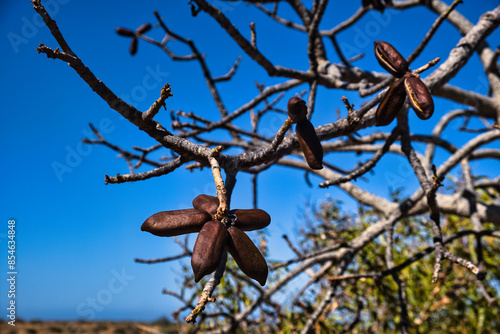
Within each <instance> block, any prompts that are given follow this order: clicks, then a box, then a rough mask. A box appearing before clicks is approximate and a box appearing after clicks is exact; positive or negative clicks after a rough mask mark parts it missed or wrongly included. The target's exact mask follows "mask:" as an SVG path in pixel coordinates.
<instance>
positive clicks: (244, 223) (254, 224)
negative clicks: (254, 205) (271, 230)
mask: <svg viewBox="0 0 500 334" xmlns="http://www.w3.org/2000/svg"><path fill="white" fill-rule="evenodd" d="M229 214H233V215H235V216H236V222H235V224H234V225H235V226H236V227H238V228H240V229H242V230H243V231H253V230H260V229H261V228H264V227H266V226H267V225H269V224H270V223H271V216H269V214H268V213H267V212H265V211H264V210H260V209H247V210H242V209H236V210H231V211H229Z"/></svg>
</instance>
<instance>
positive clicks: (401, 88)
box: [375, 78, 406, 126]
mask: <svg viewBox="0 0 500 334" xmlns="http://www.w3.org/2000/svg"><path fill="white" fill-rule="evenodd" d="M405 99H406V91H405V85H404V79H403V78H401V79H398V80H397V81H396V82H394V83H393V84H392V85H391V87H389V90H388V91H387V93H385V96H384V99H383V100H382V102H380V104H379V106H378V108H377V113H376V116H375V117H376V121H375V125H377V126H384V125H389V124H390V123H391V122H392V121H393V120H394V118H396V116H397V115H398V112H399V111H400V110H401V108H402V107H403V104H404V103H405Z"/></svg>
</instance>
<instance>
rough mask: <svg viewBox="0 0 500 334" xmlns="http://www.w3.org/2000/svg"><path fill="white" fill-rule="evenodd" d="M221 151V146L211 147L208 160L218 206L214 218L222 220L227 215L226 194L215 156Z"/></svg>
mask: <svg viewBox="0 0 500 334" xmlns="http://www.w3.org/2000/svg"><path fill="white" fill-rule="evenodd" d="M221 152H222V146H217V147H215V148H213V149H212V152H211V153H210V156H209V157H208V161H209V162H210V166H211V167H212V174H213V176H214V181H215V188H216V189H217V198H218V199H219V207H218V208H217V213H216V214H215V219H217V220H219V221H220V220H222V218H224V217H225V216H226V215H227V212H228V211H229V208H228V206H227V194H226V188H225V187H224V181H223V180H222V174H221V171H220V166H219V162H218V161H217V157H218V156H219V155H220V153H221Z"/></svg>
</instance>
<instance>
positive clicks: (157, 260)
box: [134, 251, 192, 264]
mask: <svg viewBox="0 0 500 334" xmlns="http://www.w3.org/2000/svg"><path fill="white" fill-rule="evenodd" d="M191 255H192V254H191V252H187V251H185V252H184V253H182V254H179V255H176V256H169V257H163V258H159V259H152V260H143V259H134V261H135V262H137V263H149V264H151V263H160V262H168V261H173V260H178V259H182V258H183V257H186V256H191Z"/></svg>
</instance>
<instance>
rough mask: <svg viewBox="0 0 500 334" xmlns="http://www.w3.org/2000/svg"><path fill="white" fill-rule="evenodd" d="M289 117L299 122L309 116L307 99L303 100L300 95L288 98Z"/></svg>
mask: <svg viewBox="0 0 500 334" xmlns="http://www.w3.org/2000/svg"><path fill="white" fill-rule="evenodd" d="M287 109H288V117H290V119H291V120H292V121H293V122H294V123H298V122H301V121H303V120H305V119H306V116H307V107H306V101H304V100H302V99H301V98H299V97H296V96H294V97H292V98H291V99H290V100H288V105H287Z"/></svg>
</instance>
